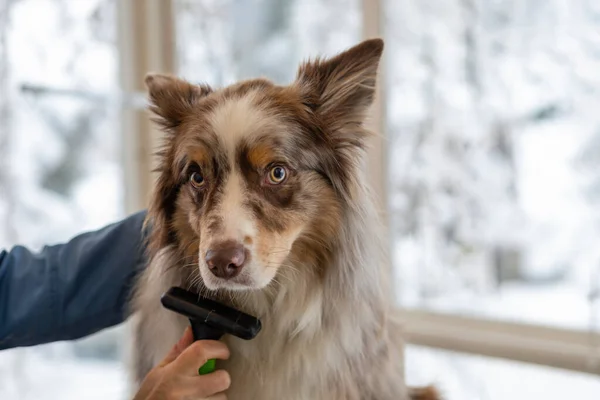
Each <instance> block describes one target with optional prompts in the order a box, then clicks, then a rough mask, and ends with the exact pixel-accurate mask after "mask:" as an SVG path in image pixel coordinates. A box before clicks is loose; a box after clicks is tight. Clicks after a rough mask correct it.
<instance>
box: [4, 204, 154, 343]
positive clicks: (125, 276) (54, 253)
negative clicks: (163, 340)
mask: <svg viewBox="0 0 600 400" xmlns="http://www.w3.org/2000/svg"><path fill="white" fill-rule="evenodd" d="M144 218H145V212H140V213H138V214H134V215H132V216H130V217H129V218H127V219H125V220H123V221H121V222H118V223H116V224H113V225H110V226H107V227H105V228H103V229H100V230H98V231H95V232H89V233H84V234H82V235H79V236H77V237H75V238H73V239H72V240H70V241H69V242H68V243H65V244H60V245H56V246H47V247H44V249H43V250H42V251H41V252H39V253H32V252H30V251H28V250H27V249H26V248H24V247H21V246H16V247H14V248H13V249H12V250H11V251H10V252H6V251H2V252H0V350H2V349H7V348H11V347H20V346H32V345H36V344H42V343H48V342H54V341H59V340H72V339H78V338H81V337H83V336H87V335H90V334H92V333H95V332H97V331H99V330H101V329H104V328H108V327H111V326H113V325H117V324H119V323H121V322H122V321H124V320H125V319H126V318H127V303H128V298H129V295H130V292H131V288H132V286H133V282H134V278H135V276H136V274H137V273H138V272H139V271H140V270H141V269H143V268H144V266H145V256H144V248H143V242H144V241H143V237H142V236H143V233H142V225H143V220H144Z"/></svg>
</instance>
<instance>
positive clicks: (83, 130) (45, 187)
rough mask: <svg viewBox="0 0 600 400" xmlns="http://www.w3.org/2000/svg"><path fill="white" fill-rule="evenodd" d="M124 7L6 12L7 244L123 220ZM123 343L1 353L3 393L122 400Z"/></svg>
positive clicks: (32, 2)
mask: <svg viewBox="0 0 600 400" xmlns="http://www.w3.org/2000/svg"><path fill="white" fill-rule="evenodd" d="M115 4H116V3H115V2H114V1H113V0H87V1H68V0H19V1H9V2H3V5H2V7H0V164H1V166H0V171H1V172H0V248H10V247H11V246H12V245H14V244H23V245H26V246H28V247H30V248H32V249H39V248H41V247H42V246H43V245H46V244H54V243H59V242H62V241H64V240H67V239H69V238H71V237H72V236H74V235H76V234H78V233H81V232H83V231H86V230H90V229H94V228H98V227H101V226H103V225H106V224H108V223H110V222H113V221H116V220H117V219H119V218H121V217H122V216H123V213H124V209H123V201H122V195H123V183H122V181H123V177H122V172H121V163H120V158H121V156H120V145H119V143H120V140H121V136H120V132H119V119H118V112H119V109H118V104H114V103H113V102H111V101H110V100H111V98H116V96H111V95H110V94H111V93H116V89H117V72H116V68H117V53H116V43H115V40H116V37H115V36H116V35H115V32H116V26H115ZM121 336H122V328H115V329H112V330H109V331H105V332H102V333H100V334H98V335H94V336H92V337H90V338H86V339H85V340H83V341H78V342H68V343H55V344H50V345H45V346H39V347H35V348H27V349H15V350H9V351H3V352H0V398H2V399H23V400H26V399H41V398H43V399H83V398H85V399H107V398H111V399H113V398H114V399H116V398H118V396H119V395H122V394H125V392H124V389H125V382H124V375H123V368H122V367H121V357H122V355H121V348H120V343H121V342H122V338H121Z"/></svg>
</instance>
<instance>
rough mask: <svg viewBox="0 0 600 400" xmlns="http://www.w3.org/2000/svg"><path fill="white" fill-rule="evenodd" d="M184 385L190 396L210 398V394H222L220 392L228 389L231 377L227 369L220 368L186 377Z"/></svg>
mask: <svg viewBox="0 0 600 400" xmlns="http://www.w3.org/2000/svg"><path fill="white" fill-rule="evenodd" d="M184 385H185V388H186V393H188V394H189V395H190V397H193V398H197V397H201V398H203V399H204V398H207V397H208V398H211V399H212V398H213V397H211V396H217V395H221V394H224V393H222V392H224V391H225V390H227V389H229V386H230V385H231V378H230V377H229V373H228V372H227V371H225V370H223V369H220V370H217V371H215V372H212V373H210V374H207V375H201V376H195V377H188V378H187V379H186V381H185V384H184Z"/></svg>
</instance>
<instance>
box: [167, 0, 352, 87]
mask: <svg viewBox="0 0 600 400" xmlns="http://www.w3.org/2000/svg"><path fill="white" fill-rule="evenodd" d="M175 6H176V15H177V17H176V18H177V22H178V23H177V27H176V29H177V38H178V45H177V48H178V58H179V60H178V62H179V65H180V73H181V75H182V76H184V77H186V78H187V79H190V80H192V81H195V82H207V83H209V84H210V85H214V86H223V85H227V84H230V83H232V82H235V81H237V80H239V79H246V78H256V77H261V76H264V77H267V78H269V79H271V80H273V81H275V82H277V83H287V82H290V81H291V80H292V79H293V78H294V76H295V73H296V70H297V67H298V63H299V62H300V61H301V60H302V59H304V58H305V57H308V56H315V55H317V54H332V53H334V52H336V51H339V50H341V49H344V48H346V47H349V46H351V45H353V44H355V43H356V42H357V41H358V40H360V35H361V25H360V21H361V9H360V1H359V0H332V1H329V0H327V1H326V0H302V1H301V0H292V1H286V0H251V1H247V0H175Z"/></svg>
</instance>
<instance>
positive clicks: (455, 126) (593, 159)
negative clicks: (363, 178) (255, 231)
mask: <svg viewBox="0 0 600 400" xmlns="http://www.w3.org/2000/svg"><path fill="white" fill-rule="evenodd" d="M386 7H387V8H386V22H385V23H386V26H385V28H386V36H387V42H388V48H387V55H388V58H387V62H388V65H387V71H388V77H387V78H388V79H387V81H386V90H387V100H388V103H387V127H388V133H389V140H390V157H389V160H390V163H389V171H390V176H389V179H390V180H389V201H390V207H391V212H392V221H391V227H392V231H391V232H392V234H393V237H394V247H393V257H394V263H395V271H396V272H397V287H398V292H399V298H400V301H401V303H402V304H403V305H405V306H409V307H423V308H429V309H435V310H440V311H444V312H458V313H466V314H474V315H480V316H485V317H490V318H499V319H512V320H518V321H524V322H531V323H538V324H547V325H557V326H562V327H571V328H585V329H587V328H595V329H598V324H597V323H596V322H595V321H596V320H598V318H599V317H600V311H599V310H598V308H597V307H594V303H595V302H596V299H597V298H598V296H599V293H600V290H599V288H600V246H599V245H598V243H600V212H599V210H600V203H599V200H600V175H599V174H598V171H599V169H598V165H599V163H600V119H599V117H598V109H599V106H600V96H599V95H598V94H599V93H600V75H599V74H598V73H597V71H598V70H600V35H598V32H599V31H600V8H599V6H598V2H594V1H593V0H574V1H569V2H555V1H540V0H525V1H521V0H519V1H517V0H514V1H502V2H498V1H476V0H464V1H452V2H448V1H443V0H437V1H427V2H415V1H409V0H399V1H395V0H394V1H392V0H389V1H387V2H386Z"/></svg>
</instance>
